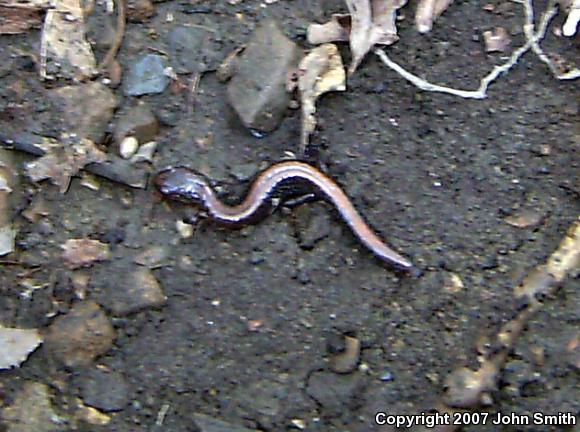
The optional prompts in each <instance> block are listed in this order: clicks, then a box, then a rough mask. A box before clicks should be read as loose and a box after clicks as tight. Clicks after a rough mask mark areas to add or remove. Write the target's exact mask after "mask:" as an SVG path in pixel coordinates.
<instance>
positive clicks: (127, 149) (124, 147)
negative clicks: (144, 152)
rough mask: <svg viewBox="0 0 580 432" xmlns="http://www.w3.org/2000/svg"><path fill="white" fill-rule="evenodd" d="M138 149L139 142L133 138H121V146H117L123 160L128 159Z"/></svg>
mask: <svg viewBox="0 0 580 432" xmlns="http://www.w3.org/2000/svg"><path fill="white" fill-rule="evenodd" d="M138 148H139V141H137V138H135V137H134V136H128V137H125V138H123V141H121V144H120V145H119V154H120V155H121V157H122V158H123V159H129V158H130V157H131V156H133V155H134V154H135V153H137V149H138Z"/></svg>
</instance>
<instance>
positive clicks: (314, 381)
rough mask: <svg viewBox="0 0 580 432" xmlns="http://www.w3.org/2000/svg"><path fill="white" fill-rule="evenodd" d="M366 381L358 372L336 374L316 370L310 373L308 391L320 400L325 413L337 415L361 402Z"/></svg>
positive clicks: (352, 408)
mask: <svg viewBox="0 0 580 432" xmlns="http://www.w3.org/2000/svg"><path fill="white" fill-rule="evenodd" d="M363 390H364V381H363V379H362V378H361V377H360V376H359V375H358V374H351V375H336V374H333V373H332V372H315V373H313V374H312V375H310V378H309V379H308V384H307V387H306V392H307V393H308V395H309V396H310V397H311V398H313V399H314V400H315V401H316V402H318V403H319V404H320V405H321V406H322V408H323V409H324V411H325V414H328V415H331V416H336V415H339V414H340V413H341V412H343V411H345V410H354V409H356V408H357V407H358V405H359V403H360V399H361V398H360V394H361V393H362V392H363Z"/></svg>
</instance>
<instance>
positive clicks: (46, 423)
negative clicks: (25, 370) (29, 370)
mask: <svg viewBox="0 0 580 432" xmlns="http://www.w3.org/2000/svg"><path fill="white" fill-rule="evenodd" d="M0 414H1V415H0V419H2V421H3V422H4V424H5V426H6V431H7V432H59V431H62V430H64V429H65V428H64V425H63V424H61V423H62V420H61V419H60V417H59V416H58V415H57V414H56V413H55V412H54V410H53V408H52V404H51V402H50V391H49V388H48V386H47V385H45V384H41V383H37V382H32V381H28V382H26V383H25V384H24V386H23V387H22V389H21V390H20V391H19V392H18V393H17V394H16V397H15V398H14V401H13V402H12V405H10V406H7V407H6V408H4V409H3V410H1V411H0ZM2 430H4V429H2Z"/></svg>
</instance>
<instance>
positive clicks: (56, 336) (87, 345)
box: [44, 300, 115, 367]
mask: <svg viewBox="0 0 580 432" xmlns="http://www.w3.org/2000/svg"><path fill="white" fill-rule="evenodd" d="M114 339H115V330H114V329H113V326H112V325H111V323H110V322H109V319H108V318H107V316H106V315H105V313H104V312H103V310H102V309H101V308H100V307H99V305H98V304H97V303H95V302H94V301H92V300H87V301H83V302H80V303H77V304H75V305H74V306H73V307H72V309H71V310H70V311H69V312H68V313H67V314H66V315H63V316H60V317H58V318H56V319H55V320H54V322H53V323H52V324H51V326H50V327H49V329H48V333H47V336H46V338H45V341H44V347H45V348H46V350H47V351H48V352H49V353H50V354H51V355H52V356H53V357H54V358H55V359H57V360H59V361H60V362H61V363H63V364H64V365H66V366H68V367H74V366H83V365H88V364H90V363H92V362H93V360H94V359H95V358H96V357H98V356H99V355H102V354H104V353H106V352H107V351H109V349H110V348H111V346H112V345H113V341H114Z"/></svg>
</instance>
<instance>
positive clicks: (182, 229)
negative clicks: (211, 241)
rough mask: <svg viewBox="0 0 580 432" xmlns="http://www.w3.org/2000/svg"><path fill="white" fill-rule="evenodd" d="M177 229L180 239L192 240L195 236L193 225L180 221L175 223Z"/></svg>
mask: <svg viewBox="0 0 580 432" xmlns="http://www.w3.org/2000/svg"><path fill="white" fill-rule="evenodd" d="M175 229H177V232H178V233H179V237H181V238H182V239H187V238H190V237H191V236H192V235H193V225H191V224H188V223H185V222H183V221H182V220H178V221H176V222H175Z"/></svg>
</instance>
